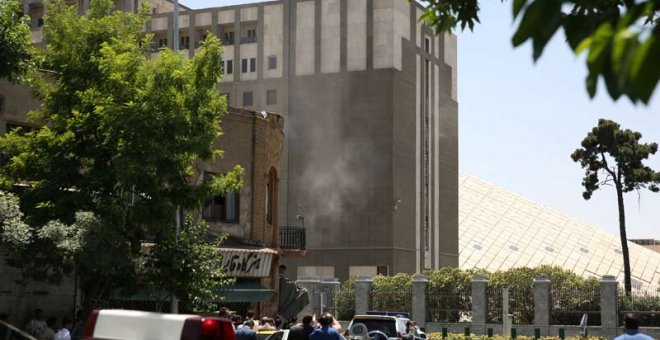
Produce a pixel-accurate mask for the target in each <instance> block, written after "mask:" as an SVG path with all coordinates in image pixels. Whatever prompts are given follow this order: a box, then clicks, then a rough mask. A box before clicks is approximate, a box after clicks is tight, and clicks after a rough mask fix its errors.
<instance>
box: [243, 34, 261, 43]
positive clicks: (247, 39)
mask: <svg viewBox="0 0 660 340" xmlns="http://www.w3.org/2000/svg"><path fill="white" fill-rule="evenodd" d="M255 42H257V36H256V35H253V36H248V37H241V44H247V43H255Z"/></svg>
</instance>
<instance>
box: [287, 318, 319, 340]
mask: <svg viewBox="0 0 660 340" xmlns="http://www.w3.org/2000/svg"><path fill="white" fill-rule="evenodd" d="M313 331H314V316H313V315H312V314H305V316H303V318H302V323H299V324H297V325H295V326H293V327H291V330H290V331H289V340H309V335H310V334H311V333H312V332H313Z"/></svg>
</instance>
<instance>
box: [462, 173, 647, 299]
mask: <svg viewBox="0 0 660 340" xmlns="http://www.w3.org/2000/svg"><path fill="white" fill-rule="evenodd" d="M458 224H459V263H460V267H461V268H462V269H469V268H482V269H486V270H488V271H496V270H500V269H501V270H506V269H509V268H515V267H535V266H538V265H542V264H548V265H556V266H560V267H562V268H565V269H568V270H571V271H573V272H574V273H576V274H579V275H582V276H585V277H589V276H595V277H601V276H603V275H613V276H615V277H616V278H617V280H618V281H619V282H623V256H622V255H621V242H620V241H619V237H618V235H614V234H610V233H607V232H605V231H603V230H601V229H599V228H597V227H595V226H592V225H589V224H587V223H584V222H581V221H578V220H576V219H574V218H572V217H570V216H567V215H565V214H563V213H561V212H559V211H557V210H554V209H551V208H548V207H546V206H544V205H542V204H539V203H536V202H533V201H531V200H529V199H527V198H525V197H522V196H520V195H517V194H514V193H511V192H509V191H506V190H504V189H503V188H500V187H498V186H496V185H493V184H490V183H488V182H485V181H483V180H480V179H478V178H475V177H473V176H470V175H468V174H465V173H461V174H460V175H459V222H458ZM628 249H629V252H630V264H631V268H632V270H631V272H632V283H633V287H635V286H640V285H647V284H654V285H655V284H660V253H656V252H654V251H652V250H650V249H647V248H644V247H642V246H640V245H637V244H635V243H632V242H628Z"/></svg>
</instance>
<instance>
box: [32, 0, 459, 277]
mask: <svg viewBox="0 0 660 340" xmlns="http://www.w3.org/2000/svg"><path fill="white" fill-rule="evenodd" d="M162 1H164V0H162ZM24 2H25V3H26V7H25V8H26V9H27V10H29V11H32V10H33V9H34V10H35V11H37V12H35V13H32V14H31V16H33V17H35V18H33V19H36V20H37V21H38V18H37V17H36V16H38V15H39V12H38V9H39V4H38V2H39V1H31V0H25V1H24ZM32 2H36V3H35V4H32ZM80 2H81V3H79V4H78V6H79V7H80V8H83V9H84V8H85V7H86V6H87V3H88V1H87V0H80ZM160 2H161V1H159V2H157V3H160ZM164 3H165V5H167V3H166V2H164ZM116 4H117V7H118V8H120V9H125V10H132V9H135V8H137V7H138V6H139V1H138V4H136V3H134V2H133V1H128V0H126V1H123V0H118V1H116ZM165 5H162V6H161V7H158V6H155V7H154V8H153V12H154V14H153V18H152V21H151V22H150V23H149V24H148V25H146V28H145V29H146V31H147V32H150V33H153V34H154V39H153V46H154V53H155V52H157V48H158V47H161V46H169V47H172V46H173V38H172V37H173V36H175V34H174V32H173V30H174V28H173V26H174V25H173V16H172V13H170V12H168V11H167V10H166V6H165ZM422 13H423V7H422V6H421V5H420V4H418V3H416V2H415V1H413V2H409V1H407V0H306V1H300V0H281V1H271V2H261V3H253V4H245V5H239V6H230V7H220V8H206V9H199V10H190V9H187V8H185V7H180V11H179V17H178V27H179V32H177V33H178V34H177V36H178V41H179V46H180V49H181V50H183V52H182V53H186V54H188V55H189V56H193V55H194V53H195V51H196V48H197V47H198V46H199V42H200V41H201V40H202V39H203V38H204V36H205V35H206V34H207V32H212V33H214V34H216V35H217V36H218V37H220V38H221V39H222V40H223V42H224V45H225V47H224V61H223V63H224V73H225V75H224V79H223V81H222V82H221V84H220V85H219V86H220V89H221V91H222V92H223V93H225V94H226V95H227V97H228V99H229V104H230V105H232V106H236V107H243V108H247V109H251V110H256V111H261V110H265V111H270V112H278V113H281V114H282V115H283V117H284V121H285V127H284V130H285V135H286V139H285V144H284V155H283V158H282V163H281V172H280V173H279V174H278V175H279V179H280V186H279V187H280V191H279V192H280V196H279V213H278V217H279V225H280V226H302V225H303V224H304V226H305V227H306V229H307V252H306V256H305V257H300V258H297V259H296V260H291V261H289V260H286V261H285V263H286V264H287V265H288V266H289V275H290V276H294V275H296V274H297V275H299V276H308V275H315V276H323V277H339V278H342V279H343V278H347V277H348V276H350V275H369V274H375V273H389V274H391V273H396V272H416V271H421V270H423V269H427V268H439V267H442V266H457V265H458V182H457V181H458V145H457V143H458V142H457V134H458V127H457V124H458V119H457V110H458V104H457V96H456V37H455V36H454V35H435V34H434V32H433V31H432V30H431V29H430V28H429V27H427V26H426V25H424V24H422V23H420V22H419V18H420V16H421V15H422ZM37 26H38V25H37ZM37 26H35V28H34V32H33V38H34V40H35V42H36V43H42V41H41V34H40V28H39V27H37Z"/></svg>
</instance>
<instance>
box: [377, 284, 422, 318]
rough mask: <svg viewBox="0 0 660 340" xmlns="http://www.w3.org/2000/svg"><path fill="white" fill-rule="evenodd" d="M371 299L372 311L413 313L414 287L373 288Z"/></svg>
mask: <svg viewBox="0 0 660 340" xmlns="http://www.w3.org/2000/svg"><path fill="white" fill-rule="evenodd" d="M369 298H370V301H371V309H372V310H378V311H397V312H410V313H412V286H408V287H406V288H404V289H388V288H385V287H372V289H371V290H370V291H369Z"/></svg>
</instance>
